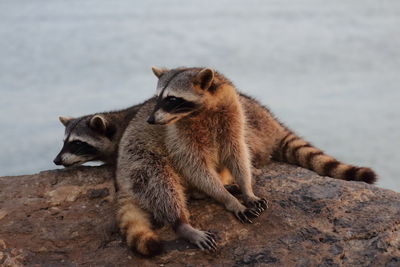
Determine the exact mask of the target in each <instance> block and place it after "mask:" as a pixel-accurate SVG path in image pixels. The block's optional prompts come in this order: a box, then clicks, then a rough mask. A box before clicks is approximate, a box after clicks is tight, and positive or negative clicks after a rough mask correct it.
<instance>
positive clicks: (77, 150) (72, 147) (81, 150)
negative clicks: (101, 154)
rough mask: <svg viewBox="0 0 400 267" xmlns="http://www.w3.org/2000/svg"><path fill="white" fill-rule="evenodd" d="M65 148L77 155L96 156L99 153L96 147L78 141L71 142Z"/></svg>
mask: <svg viewBox="0 0 400 267" xmlns="http://www.w3.org/2000/svg"><path fill="white" fill-rule="evenodd" d="M65 146H66V150H67V151H69V152H70V153H72V154H75V155H95V154H97V153H98V150H97V149H96V148H95V147H94V146H91V145H89V144H88V143H86V142H82V141H78V140H76V141H72V142H69V143H67V144H66V145H65Z"/></svg>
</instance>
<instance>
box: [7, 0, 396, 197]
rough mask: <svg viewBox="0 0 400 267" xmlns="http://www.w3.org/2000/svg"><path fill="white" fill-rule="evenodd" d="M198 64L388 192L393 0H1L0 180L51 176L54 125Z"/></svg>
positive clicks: (112, 104) (140, 94)
mask: <svg viewBox="0 0 400 267" xmlns="http://www.w3.org/2000/svg"><path fill="white" fill-rule="evenodd" d="M151 65H157V66H168V67H176V66H183V65H184V66H211V67H214V68H216V69H218V70H220V71H221V72H222V73H224V74H226V75H227V76H228V77H229V78H231V79H232V80H233V81H234V83H235V84H236V85H237V86H238V87H239V88H240V89H241V90H242V91H243V92H246V93H248V94H250V95H253V96H256V97H257V98H258V99H259V100H260V101H261V102H262V103H264V104H266V105H268V106H269V107H270V108H271V109H272V110H273V111H274V113H275V114H276V115H277V116H278V117H280V118H281V119H282V121H284V122H285V123H286V124H287V125H289V126H290V127H291V128H292V129H294V130H295V131H297V132H298V133H299V134H301V135H303V136H304V137H305V138H306V139H308V140H309V141H311V142H313V143H314V144H315V145H316V146H318V147H320V148H322V149H324V150H325V151H327V152H328V153H330V154H332V155H334V156H336V157H337V158H339V159H341V160H343V161H346V162H349V163H353V164H359V165H366V166H371V167H373V168H374V169H375V170H376V171H377V172H378V173H379V174H380V176H381V178H380V181H379V185H380V186H383V187H386V188H391V189H394V190H397V191H400V181H399V180H398V175H399V174H400V164H399V162H400V155H399V153H397V152H398V151H399V148H400V128H399V126H400V125H399V116H400V107H399V105H398V102H399V100H400V92H399V85H400V73H399V72H400V2H399V1H398V0H392V1H389V0H387V1H376V0H352V1H351V0H347V1H344V0H343V1H324V0H297V1H291V0H268V1H267V0H259V1H256V0H248V1H239V0H235V1H233V0H229V1H228V0H226V1H211V0H210V1H196V3H194V2H192V1H183V0H181V1H163V0H158V1H141V2H140V3H139V1H130V0H124V1H107V0H92V1H78V0H75V1H71V0H69V1H67V0H53V1H45V0H36V1H22V0H21V1H15V0H3V1H1V2H0V92H1V98H0V108H1V113H0V125H1V130H0V171H1V172H0V175H17V174H26V173H34V172H37V171H40V170H44V169H52V168H55V166H53V164H52V159H53V158H54V156H55V155H56V154H57V152H58V150H59V149H60V147H61V143H62V138H63V127H62V125H61V124H60V123H59V122H58V120H57V116H58V115H72V116H79V115H83V114H87V113H91V112H95V111H103V110H110V109H117V108H122V107H126V106H129V105H132V104H135V103H138V102H140V101H142V100H144V99H146V98H148V97H149V96H151V95H152V94H153V93H154V91H155V86H156V79H155V77H153V75H152V73H151V71H150V69H149V67H150V66H151Z"/></svg>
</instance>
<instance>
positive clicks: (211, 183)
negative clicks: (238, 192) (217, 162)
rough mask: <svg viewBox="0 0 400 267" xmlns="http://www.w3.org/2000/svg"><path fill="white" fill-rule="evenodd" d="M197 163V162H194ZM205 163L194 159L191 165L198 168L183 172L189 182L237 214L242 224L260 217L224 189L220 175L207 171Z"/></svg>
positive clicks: (187, 169)
mask: <svg viewBox="0 0 400 267" xmlns="http://www.w3.org/2000/svg"><path fill="white" fill-rule="evenodd" d="M193 161H196V162H193ZM204 162H205V161H203V160H201V159H198V160H195V159H193V158H192V162H191V164H194V165H195V166H196V167H191V168H185V169H184V170H182V171H183V172H184V174H185V177H186V179H188V182H189V183H190V184H191V185H192V186H194V187H196V188H197V189H199V190H201V191H203V192H204V193H206V194H207V195H209V196H210V197H212V198H214V199H215V200H216V201H218V202H220V203H222V204H224V205H225V208H226V209H227V210H229V211H231V212H233V213H234V214H235V216H236V217H237V218H238V219H239V220H240V221H241V222H242V223H252V221H251V220H250V218H254V217H258V216H259V215H260V214H259V212H258V211H257V210H255V209H249V208H246V206H244V205H243V204H242V203H240V202H239V200H238V199H237V198H235V197H234V196H233V195H232V194H231V193H229V192H228V190H227V189H226V188H225V187H224V185H223V184H222V182H221V179H220V177H219V175H218V173H217V172H216V171H215V170H214V169H207V164H205V163H204Z"/></svg>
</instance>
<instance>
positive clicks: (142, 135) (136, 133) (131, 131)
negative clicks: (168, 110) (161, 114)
mask: <svg viewBox="0 0 400 267" xmlns="http://www.w3.org/2000/svg"><path fill="white" fill-rule="evenodd" d="M155 104H156V99H155V98H154V97H153V98H151V99H149V100H148V101H146V102H145V103H144V104H143V105H142V106H141V107H140V109H139V110H138V112H137V114H136V116H135V118H134V119H133V120H131V121H130V122H129V124H128V126H127V128H126V130H125V132H124V134H123V136H122V139H121V142H120V148H119V151H120V153H134V151H135V149H137V148H141V149H146V150H148V151H151V152H152V153H156V154H160V155H163V154H165V151H166V150H165V146H164V139H165V126H160V125H152V124H149V123H147V118H148V117H149V115H150V113H151V112H152V111H153V109H154V106H155Z"/></svg>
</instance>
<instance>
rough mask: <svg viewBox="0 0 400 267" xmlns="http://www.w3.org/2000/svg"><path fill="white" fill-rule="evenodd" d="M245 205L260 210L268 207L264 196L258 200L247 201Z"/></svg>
mask: <svg viewBox="0 0 400 267" xmlns="http://www.w3.org/2000/svg"><path fill="white" fill-rule="evenodd" d="M247 205H248V206H250V207H251V208H253V209H257V210H258V211H260V212H261V211H264V210H265V209H266V208H268V201H267V200H266V199H265V198H261V199H259V200H255V201H249V202H247Z"/></svg>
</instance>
